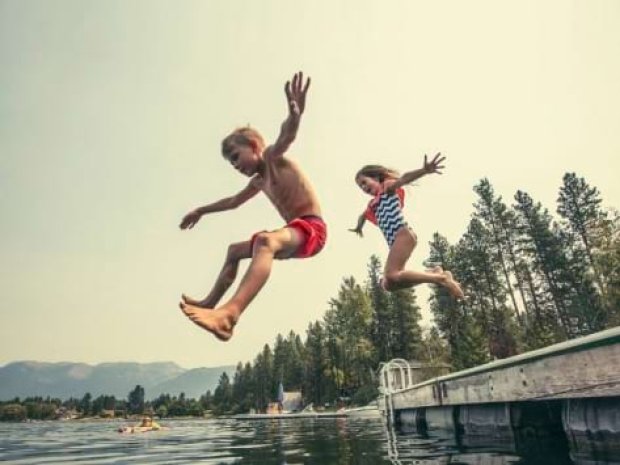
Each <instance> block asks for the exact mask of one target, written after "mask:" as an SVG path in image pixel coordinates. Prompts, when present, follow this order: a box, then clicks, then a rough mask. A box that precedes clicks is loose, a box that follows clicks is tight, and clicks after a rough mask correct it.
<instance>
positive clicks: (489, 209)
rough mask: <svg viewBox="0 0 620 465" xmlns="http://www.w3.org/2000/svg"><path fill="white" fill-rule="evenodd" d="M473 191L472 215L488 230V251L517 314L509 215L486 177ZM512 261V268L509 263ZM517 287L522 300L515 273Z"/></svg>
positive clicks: (517, 306)
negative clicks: (494, 260)
mask: <svg viewBox="0 0 620 465" xmlns="http://www.w3.org/2000/svg"><path fill="white" fill-rule="evenodd" d="M474 191H475V192H476V193H477V194H478V196H479V200H478V202H476V203H475V204H474V207H475V208H476V212H475V213H474V217H475V218H478V219H479V220H480V221H481V222H482V223H483V224H484V226H485V228H486V229H487V230H488V231H489V233H490V236H491V241H490V248H491V251H490V253H491V254H492V256H493V258H494V259H496V260H497V261H498V263H499V264H500V266H501V271H502V276H503V280H504V285H505V286H506V288H507V290H508V294H509V296H510V300H511V303H512V306H513V308H514V311H515V314H516V316H518V315H519V313H520V312H519V305H518V304H517V299H516V296H515V291H514V289H513V285H512V279H511V278H512V276H513V275H515V273H514V268H515V266H514V265H515V264H514V261H515V258H514V239H513V230H512V229H511V227H510V226H511V224H510V215H509V212H508V209H507V207H506V205H505V204H504V203H503V202H502V199H501V197H497V198H496V197H495V193H494V191H493V187H492V186H491V183H490V182H489V180H488V179H486V178H485V179H482V180H481V181H480V183H479V184H478V185H476V186H474ZM511 262H513V263H512V265H513V266H512V270H511V267H510V264H511ZM515 278H516V281H517V287H518V288H519V290H520V291H521V295H522V300H523V290H522V284H521V282H520V280H519V277H518V276H516V275H515Z"/></svg>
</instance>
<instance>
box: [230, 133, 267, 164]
mask: <svg viewBox="0 0 620 465" xmlns="http://www.w3.org/2000/svg"><path fill="white" fill-rule="evenodd" d="M232 144H237V145H247V146H249V147H254V146H255V147H256V148H258V149H259V150H260V151H261V152H262V151H263V149H264V148H265V141H264V139H263V136H261V135H260V133H259V132H258V131H257V130H256V129H254V128H251V127H250V126H244V127H241V128H237V129H235V130H234V131H233V132H231V133H230V134H228V135H227V136H226V137H225V138H224V140H223V141H222V155H224V156H225V157H226V156H229V155H230V152H231V151H232V149H233V146H232Z"/></svg>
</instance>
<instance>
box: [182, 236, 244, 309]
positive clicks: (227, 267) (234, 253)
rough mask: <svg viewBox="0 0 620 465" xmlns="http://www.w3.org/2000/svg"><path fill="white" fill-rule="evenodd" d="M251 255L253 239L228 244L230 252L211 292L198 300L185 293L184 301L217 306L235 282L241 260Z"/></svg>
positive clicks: (208, 306) (201, 305)
mask: <svg viewBox="0 0 620 465" xmlns="http://www.w3.org/2000/svg"><path fill="white" fill-rule="evenodd" d="M251 256H252V241H244V242H238V243H236V244H231V245H230V246H228V253H227V254H226V260H225V261H224V266H223V267H222V270H221V271H220V274H219V276H218V277H217V280H216V281H215V284H214V285H213V288H212V289H211V292H209V295H207V296H206V297H205V298H204V299H202V300H196V299H192V298H191V297H188V296H186V295H185V294H183V296H182V298H183V302H185V303H186V304H190V305H195V306H197V307H202V308H213V307H215V306H216V305H217V303H218V302H219V301H220V299H221V298H222V296H223V295H224V294H225V293H226V291H227V290H228V288H229V287H230V286H231V284H232V283H233V282H235V278H236V277H237V270H238V269H239V262H240V261H241V260H243V259H244V258H250V257H251Z"/></svg>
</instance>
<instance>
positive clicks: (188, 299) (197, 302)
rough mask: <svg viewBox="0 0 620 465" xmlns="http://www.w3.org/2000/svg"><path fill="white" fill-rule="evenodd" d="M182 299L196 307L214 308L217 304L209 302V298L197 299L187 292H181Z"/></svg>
mask: <svg viewBox="0 0 620 465" xmlns="http://www.w3.org/2000/svg"><path fill="white" fill-rule="evenodd" d="M181 299H183V302H185V303H186V304H187V305H193V306H194V307H200V308H213V307H214V306H215V305H216V304H215V303H211V302H209V301H208V300H207V299H203V300H196V299H192V298H191V297H189V296H187V295H185V294H181Z"/></svg>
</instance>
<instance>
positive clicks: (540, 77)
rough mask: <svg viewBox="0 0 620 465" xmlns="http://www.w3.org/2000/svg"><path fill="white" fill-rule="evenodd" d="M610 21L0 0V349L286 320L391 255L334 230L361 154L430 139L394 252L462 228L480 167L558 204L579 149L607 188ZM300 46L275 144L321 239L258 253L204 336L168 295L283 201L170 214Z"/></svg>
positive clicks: (108, 341)
mask: <svg viewBox="0 0 620 465" xmlns="http://www.w3.org/2000/svg"><path fill="white" fill-rule="evenodd" d="M618 24H620V2H618V1H617V0H608V1H604V0H581V1H570V0H557V1H555V0H522V1H518V2H515V1H498V0H488V1H485V0H468V1H460V0H454V1H424V2H422V1H414V0H403V1H378V0H376V1H365V0H351V1H334V0H324V1H316V0H313V1H304V2H302V1H291V0H281V1H280V0H260V1H249V0H247V1H241V0H219V1H182V0H180V1H175V2H172V1H157V0H144V1H126V0H117V1H114V0H105V1H104V0H100V1H88V0H71V1H70V0H54V1H47V0H39V1H37V0H0V215H1V216H0V218H1V219H0V234H1V235H0V239H1V240H0V293H1V296H2V300H1V304H0V305H1V308H0V365H1V364H5V363H8V362H11V361H15V360H41V361H76V362H87V363H100V362H107V361H139V362H151V361H168V360H170V361H174V362H176V363H178V364H180V365H181V366H184V367H187V368H191V367H196V366H215V365H221V364H229V363H230V364H234V363H236V362H237V361H251V360H253V358H254V357H255V355H256V354H257V353H258V352H259V351H260V350H261V348H262V346H263V345H264V344H265V343H270V344H271V343H272V342H273V341H274V338H275V336H276V335H277V333H278V332H281V333H288V331H289V330H291V329H292V330H294V331H296V332H297V333H299V334H302V335H304V336H305V330H306V328H307V326H308V323H310V322H311V321H315V320H317V319H320V318H321V317H322V315H323V314H324V312H325V310H326V309H327V308H328V301H329V299H330V298H332V297H334V296H336V295H337V291H338V288H339V286H340V283H341V281H342V278H343V277H345V276H349V275H353V276H355V277H356V278H357V279H358V280H359V281H363V280H365V278H366V265H367V262H368V259H369V257H370V255H371V254H373V253H376V254H378V255H379V256H380V258H381V259H382V260H384V259H385V257H386V255H387V246H386V244H385V243H384V240H383V238H382V236H381V234H380V232H379V231H378V229H376V228H373V227H372V225H367V229H366V235H365V237H364V239H362V240H360V239H357V238H356V236H355V235H353V234H352V233H350V232H347V228H349V227H352V226H353V225H354V224H355V220H356V218H357V215H358V214H359V213H360V212H361V211H362V209H363V208H364V205H365V204H366V202H367V201H368V199H369V198H368V197H367V196H366V195H365V194H363V193H362V192H361V191H360V190H359V188H357V186H356V185H355V184H354V182H353V175H354V173H355V172H356V170H357V169H358V168H360V167H361V166H362V165H364V164H366V163H373V162H374V163H382V164H385V165H388V166H391V167H394V168H396V169H399V170H401V171H404V170H411V169H415V168H418V167H420V166H421V162H422V159H423V155H424V153H429V154H432V153H435V152H437V151H441V152H442V153H443V154H444V155H446V156H447V168H446V171H445V174H444V175H443V176H429V177H427V178H424V179H422V180H421V181H419V182H418V183H417V184H418V185H416V186H414V187H413V188H411V189H410V190H409V194H408V200H407V206H406V212H405V213H406V217H407V219H408V220H409V221H410V222H411V223H413V226H414V228H415V230H416V231H417V233H418V236H419V239H420V246H419V248H418V249H417V250H416V251H415V252H414V256H413V258H412V260H411V261H410V265H411V266H412V267H420V266H421V262H422V260H423V259H424V258H425V257H426V256H427V255H428V250H429V249H428V241H429V240H430V239H431V235H432V233H433V232H435V231H439V232H441V233H442V234H444V235H446V236H447V237H448V239H449V240H450V241H452V242H455V241H457V240H458V239H459V238H460V236H461V235H462V234H463V232H464V231H465V228H466V226H467V222H468V220H469V216H470V214H471V212H472V203H473V202H474V201H475V195H474V193H473V191H472V187H473V186H474V184H476V183H477V182H478V181H479V180H480V179H481V178H483V177H488V178H489V179H490V180H491V183H492V185H493V186H494V188H495V190H496V192H497V193H499V194H501V195H502V196H503V197H504V199H505V200H507V201H508V202H511V201H512V198H513V195H514V193H515V191H516V190H517V189H522V190H525V191H527V192H528V193H529V194H530V195H532V197H533V198H534V199H535V200H537V201H541V202H542V203H543V204H544V205H545V206H546V207H548V208H549V209H550V210H552V211H555V200H556V198H557V194H558V188H559V186H560V184H561V180H562V175H563V174H564V173H565V172H567V171H575V172H577V174H578V175H580V176H584V177H585V178H586V180H587V181H588V182H590V183H591V184H592V185H594V186H597V187H598V188H599V189H600V191H601V193H602V197H603V199H604V202H605V204H604V205H605V206H606V207H619V206H620V182H618V173H619V169H618V168H619V167H620V162H618V156H619V155H620V130H619V128H620V124H619V123H620V53H619V51H620V28H619V27H618ZM298 70H303V71H304V72H305V73H306V74H308V75H310V76H311V77H312V85H311V88H310V91H309V95H308V102H307V109H306V113H305V115H304V118H303V121H302V125H301V128H300V131H299V137H298V140H297V141H296V142H295V144H294V146H293V147H292V149H291V151H290V156H291V157H294V158H295V159H296V160H298V161H299V162H300V163H301V165H302V166H303V167H304V169H305V170H306V172H307V174H308V175H309V177H310V178H311V179H312V180H313V181H314V183H315V187H316V189H317V191H318V193H319V197H320V199H321V201H322V206H323V212H324V217H325V219H326V221H327V223H328V226H329V242H328V245H327V246H326V248H325V249H324V251H323V252H322V253H321V254H320V255H318V256H317V257H315V258H313V259H310V260H303V261H299V260H297V261H287V262H277V263H275V267H274V270H273V273H272V276H271V279H270V281H269V282H268V284H267V286H266V287H265V288H264V290H263V292H262V293H261V294H260V295H259V296H258V297H257V298H256V300H255V301H254V302H253V303H252V305H251V306H250V307H249V308H248V310H247V311H246V313H245V314H244V315H243V318H242V319H241V321H240V323H239V325H238V326H237V329H236V333H235V336H234V337H233V339H232V340H231V341H230V342H228V343H226V344H223V343H221V342H218V341H216V339H215V338H214V337H212V336H211V335H210V334H208V333H206V332H204V331H203V330H201V329H199V328H198V327H196V326H195V325H193V324H192V323H190V322H189V320H187V319H186V318H185V317H184V316H183V315H182V314H181V313H180V310H179V309H178V307H177V302H178V300H179V296H180V294H181V293H182V292H186V293H188V294H190V295H193V296H197V297H202V296H204V294H205V293H206V292H207V291H208V289H209V287H210V285H211V284H212V282H213V280H214V279H215V277H216V276H217V273H218V271H219V269H220V267H221V264H222V260H223V259H224V255H225V251H226V247H227V245H228V243H230V242H231V241H234V242H236V241H240V240H245V239H247V238H249V237H250V236H251V234H252V233H254V232H255V231H257V230H262V229H275V228H278V227H280V226H281V225H282V221H281V219H280V218H279V217H278V215H277V214H276V213H275V211H274V210H273V209H272V208H271V206H270V205H269V204H268V202H267V201H266V199H265V198H264V197H256V198H255V199H253V200H251V201H250V202H249V203H247V204H245V205H244V206H242V207H240V208H239V209H237V210H234V211H229V212H224V213H220V214H214V215H212V216H206V217H204V218H203V219H202V221H201V222H200V223H199V224H198V225H197V226H196V227H195V228H194V229H193V230H191V231H180V230H179V229H178V224H179V222H180V220H181V218H182V216H183V215H184V214H185V213H187V212H188V211H189V210H190V209H192V208H194V207H196V206H199V205H203V204H205V203H209V202H211V201H214V200H218V199H219V198H222V197H225V196H228V195H230V194H233V193H236V192H237V191H238V190H240V189H241V188H242V187H243V186H245V184H246V182H247V179H246V178H244V177H243V176H241V175H239V173H237V172H236V171H234V170H233V169H231V167H230V166H229V164H228V163H227V162H226V161H225V160H224V159H223V158H222V156H221V155H220V152H219V147H220V141H221V139H222V138H223V137H224V136H225V135H226V134H227V133H228V132H229V131H230V130H232V129H233V128H234V127H236V126H239V125H244V124H247V123H251V124H252V125H253V126H254V127H256V128H258V129H259V130H261V131H262V132H263V134H264V135H265V138H266V139H267V140H273V138H274V136H275V135H277V132H278V130H279V125H280V123H281V122H282V120H283V119H284V118H285V116H286V103H285V97H284V92H283V86H284V82H285V81H286V80H287V79H289V78H290V77H291V76H292V74H293V73H294V72H295V71H298ZM243 270H245V266H244V267H243ZM418 296H419V303H420V304H421V305H422V307H423V313H424V316H425V323H426V324H428V323H429V322H430V316H429V314H428V305H427V303H426V299H427V297H428V290H427V289H426V288H420V291H419V292H418Z"/></svg>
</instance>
